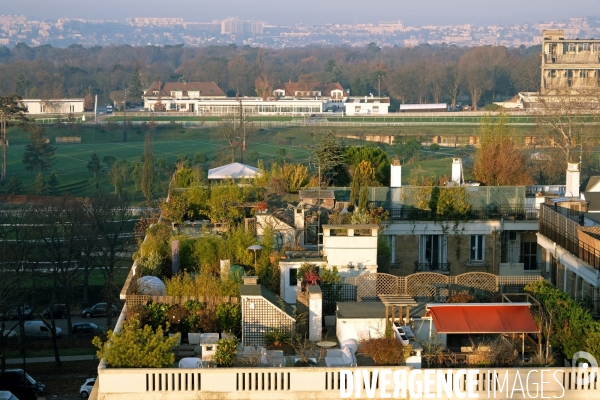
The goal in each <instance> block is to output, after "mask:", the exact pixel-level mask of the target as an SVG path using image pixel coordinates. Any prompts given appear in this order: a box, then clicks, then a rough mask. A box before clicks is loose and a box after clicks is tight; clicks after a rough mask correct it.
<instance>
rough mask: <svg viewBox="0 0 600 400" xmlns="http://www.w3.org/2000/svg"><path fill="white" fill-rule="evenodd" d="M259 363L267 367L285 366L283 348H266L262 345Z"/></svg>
mask: <svg viewBox="0 0 600 400" xmlns="http://www.w3.org/2000/svg"><path fill="white" fill-rule="evenodd" d="M260 351H261V357H260V363H261V364H264V365H268V366H269V367H285V356H284V355H283V350H267V349H265V348H264V347H263V348H261V349H260Z"/></svg>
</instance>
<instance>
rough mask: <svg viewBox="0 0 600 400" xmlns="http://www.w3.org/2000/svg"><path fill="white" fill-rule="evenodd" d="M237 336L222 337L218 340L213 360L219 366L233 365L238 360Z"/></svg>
mask: <svg viewBox="0 0 600 400" xmlns="http://www.w3.org/2000/svg"><path fill="white" fill-rule="evenodd" d="M237 344H238V341H237V339H236V338H228V339H221V340H219V341H218V342H217V349H216V350H215V355H214V356H213V361H214V362H215V364H217V366H218V367H233V365H234V364H235V362H236V360H237Z"/></svg>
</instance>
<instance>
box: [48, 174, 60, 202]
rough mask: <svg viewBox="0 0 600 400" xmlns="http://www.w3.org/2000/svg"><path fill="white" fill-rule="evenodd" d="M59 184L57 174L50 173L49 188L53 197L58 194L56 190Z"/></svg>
mask: <svg viewBox="0 0 600 400" xmlns="http://www.w3.org/2000/svg"><path fill="white" fill-rule="evenodd" d="M58 185H59V183H58V178H57V177H56V172H55V171H52V172H51V173H50V177H49V178H48V187H49V189H50V194H51V195H53V196H54V195H55V194H56V188H57V187H58Z"/></svg>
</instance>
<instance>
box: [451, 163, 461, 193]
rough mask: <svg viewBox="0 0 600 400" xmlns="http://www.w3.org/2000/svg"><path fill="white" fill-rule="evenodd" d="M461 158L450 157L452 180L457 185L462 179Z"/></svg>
mask: <svg viewBox="0 0 600 400" xmlns="http://www.w3.org/2000/svg"><path fill="white" fill-rule="evenodd" d="M462 172H463V171H462V159H460V158H453V159H452V182H454V183H456V184H457V185H459V186H460V185H461V184H462V183H463V179H462Z"/></svg>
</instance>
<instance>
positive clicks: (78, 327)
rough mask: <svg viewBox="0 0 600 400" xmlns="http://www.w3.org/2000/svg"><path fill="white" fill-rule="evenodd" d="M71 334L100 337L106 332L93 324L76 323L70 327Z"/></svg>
mask: <svg viewBox="0 0 600 400" xmlns="http://www.w3.org/2000/svg"><path fill="white" fill-rule="evenodd" d="M71 330H72V332H73V334H78V335H102V334H104V333H105V332H106V329H104V327H102V326H98V325H96V324H94V323H93V322H76V323H74V324H73V325H71Z"/></svg>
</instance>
